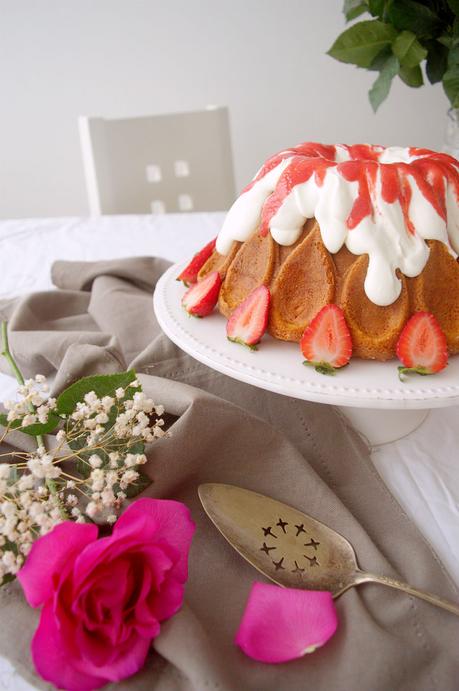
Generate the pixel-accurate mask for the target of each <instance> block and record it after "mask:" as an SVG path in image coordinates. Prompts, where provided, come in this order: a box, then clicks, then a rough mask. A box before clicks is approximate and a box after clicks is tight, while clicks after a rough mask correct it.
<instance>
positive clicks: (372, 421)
mask: <svg viewBox="0 0 459 691" xmlns="http://www.w3.org/2000/svg"><path fill="white" fill-rule="evenodd" d="M340 411H341V413H342V414H343V415H344V417H345V418H346V419H347V420H349V422H350V423H351V424H352V425H353V427H355V428H356V430H357V431H358V432H360V433H361V434H362V435H363V436H364V437H365V438H366V439H367V440H368V442H369V443H370V445H371V446H378V445H380V444H389V443H390V442H393V441H397V440H398V439H403V437H406V436H407V435H408V434H411V432H414V430H416V429H417V428H418V427H419V426H420V425H422V423H423V422H424V420H425V419H426V417H427V416H428V414H429V409H426V408H421V409H412V410H386V409H376V408H351V407H349V406H341V407H340Z"/></svg>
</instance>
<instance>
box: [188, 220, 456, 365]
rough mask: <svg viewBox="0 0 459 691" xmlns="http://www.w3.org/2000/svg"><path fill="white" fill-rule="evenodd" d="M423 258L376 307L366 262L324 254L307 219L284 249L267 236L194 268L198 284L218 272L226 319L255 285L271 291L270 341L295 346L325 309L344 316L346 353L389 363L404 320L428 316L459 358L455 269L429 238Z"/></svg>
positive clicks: (339, 254) (449, 257)
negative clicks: (349, 349) (416, 271)
mask: <svg viewBox="0 0 459 691" xmlns="http://www.w3.org/2000/svg"><path fill="white" fill-rule="evenodd" d="M427 244H428V246H429V250H430V254H429V259H428V261H427V264H426V266H425V267H424V269H423V271H422V272H421V273H420V275H419V276H417V277H415V278H407V277H405V276H404V275H402V274H401V273H400V272H399V271H398V272H397V274H398V277H399V279H400V280H401V282H402V290H401V294H400V296H399V298H398V299H397V300H396V301H395V302H394V303H392V304H391V305H388V306H387V307H381V306H378V305H376V304H375V303H373V302H371V301H370V300H369V299H368V297H367V296H366V294H365V290H364V281H365V276H366V273H367V268H368V256H367V255H361V256H356V255H354V254H352V253H351V252H349V250H348V249H347V248H346V247H345V246H343V247H342V248H341V249H340V250H339V252H337V253H336V254H331V253H329V252H328V250H327V249H326V248H325V245H324V244H323V242H322V238H321V234H320V228H319V224H318V223H317V221H316V220H315V219H310V220H309V221H307V223H306V224H305V227H304V230H303V233H302V235H301V236H300V238H299V239H298V240H297V242H296V243H295V244H294V245H292V246H290V247H284V246H281V245H279V244H278V243H277V242H275V241H274V240H273V238H272V236H271V234H270V233H268V234H267V235H265V236H263V237H262V236H260V235H259V234H258V233H256V234H254V235H252V237H251V238H249V240H247V241H245V242H243V243H236V242H235V243H234V244H233V247H232V249H231V252H230V253H229V255H227V256H222V255H220V254H218V252H217V251H215V252H214V253H213V255H212V256H211V257H210V258H209V260H208V261H207V262H206V264H205V265H204V266H203V268H202V269H201V272H200V274H199V279H202V278H203V277H204V276H206V275H207V274H208V273H209V272H210V271H215V270H218V271H219V272H220V275H221V277H222V280H223V283H222V288H221V291H220V297H219V303H218V307H219V310H220V312H221V313H222V314H223V315H224V316H225V317H230V315H231V314H232V312H233V311H234V310H235V309H236V307H237V306H238V305H239V304H240V303H241V302H242V301H243V300H244V299H245V298H246V297H247V296H248V295H249V293H251V292H252V290H254V289H255V288H256V287H258V286H259V285H262V284H263V285H266V286H267V287H269V289H270V291H271V305H270V313H269V322H268V330H269V333H270V334H271V335H272V336H274V337H275V338H277V339H280V340H286V341H297V342H299V341H300V339H301V336H302V334H303V332H304V330H305V328H306V327H307V326H308V325H309V323H310V321H311V320H312V319H313V317H314V316H315V315H316V314H317V313H318V312H319V310H320V309H321V308H322V307H324V306H325V305H326V304H329V303H335V304H337V305H338V306H339V307H340V308H341V309H342V310H343V312H344V315H345V318H346V322H347V324H348V327H349V330H350V332H351V336H352V343H353V355H354V356H356V357H360V358H363V359H373V360H380V361H384V360H388V359H390V358H393V357H394V356H395V349H396V344H397V340H398V338H399V336H400V333H401V331H402V329H403V327H404V325H405V324H406V322H407V321H408V319H409V317H410V316H411V315H412V314H414V312H418V311H427V312H431V313H432V314H433V315H434V316H435V317H436V318H437V320H438V322H439V324H440V326H441V328H442V330H443V331H444V333H445V336H446V339H447V344H448V349H449V351H450V353H459V264H458V261H457V260H456V259H454V257H453V256H452V255H451V254H450V252H449V251H448V248H447V247H446V245H445V244H444V243H442V242H440V241H438V240H429V241H428V243H427Z"/></svg>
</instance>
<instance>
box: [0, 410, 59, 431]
mask: <svg viewBox="0 0 459 691" xmlns="http://www.w3.org/2000/svg"><path fill="white" fill-rule="evenodd" d="M59 422H60V418H59V417H58V416H57V415H55V414H54V413H49V414H48V421H47V422H45V423H41V422H36V423H35V424H33V425H27V427H22V425H21V420H13V421H12V422H8V418H7V416H6V415H4V414H3V413H2V414H0V425H1V426H2V427H8V425H9V427H10V429H19V430H20V431H21V432H24V434H30V436H32V437H38V436H39V435H42V434H51V433H52V432H54V430H55V429H56V427H57V426H58V424H59Z"/></svg>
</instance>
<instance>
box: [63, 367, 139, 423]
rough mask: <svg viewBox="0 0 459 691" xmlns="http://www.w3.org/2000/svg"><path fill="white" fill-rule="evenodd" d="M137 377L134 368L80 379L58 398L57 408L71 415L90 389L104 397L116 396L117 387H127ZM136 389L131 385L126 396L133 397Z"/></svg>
mask: <svg viewBox="0 0 459 691" xmlns="http://www.w3.org/2000/svg"><path fill="white" fill-rule="evenodd" d="M135 378H136V373H135V372H134V370H129V371H128V372H119V373H117V374H99V375H95V376H91V377H84V378H83V379H79V380H78V381H76V382H75V383H74V384H72V385H71V386H69V387H68V388H67V389H65V390H64V391H62V393H61V394H60V395H59V396H58V398H57V404H56V410H57V412H58V413H59V414H60V415H70V413H72V412H73V411H74V410H75V407H76V404H77V403H78V402H80V401H83V399H84V397H85V395H86V394H87V393H89V392H90V391H94V392H95V394H96V395H97V396H98V397H99V398H102V396H114V395H115V391H116V389H118V388H120V387H122V388H126V387H127V386H128V385H129V384H130V383H131V382H133V381H134V380H135ZM135 391H136V389H134V388H133V387H130V388H129V389H128V390H127V391H126V398H132V397H133V395H134V393H135Z"/></svg>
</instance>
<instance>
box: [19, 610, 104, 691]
mask: <svg viewBox="0 0 459 691" xmlns="http://www.w3.org/2000/svg"><path fill="white" fill-rule="evenodd" d="M31 651H32V658H33V661H34V665H35V669H36V670H37V672H38V674H39V675H40V676H41V677H43V679H45V680H46V681H50V682H51V683H52V684H54V685H56V686H58V688H61V689H67V691H92V689H98V688H100V687H101V686H104V684H106V683H107V678H106V677H105V678H104V677H103V676H96V675H92V674H91V673H89V672H88V671H87V672H83V671H78V670H77V669H75V668H74V666H73V665H72V661H71V658H70V656H69V653H68V651H67V649H66V646H65V644H64V641H63V640H62V638H61V634H60V630H59V627H58V625H57V622H56V619H55V617H54V614H53V605H52V603H51V602H47V603H46V604H45V606H44V607H43V609H42V611H41V617H40V623H39V625H38V628H37V630H36V631H35V635H34V637H33V640H32V645H31Z"/></svg>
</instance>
